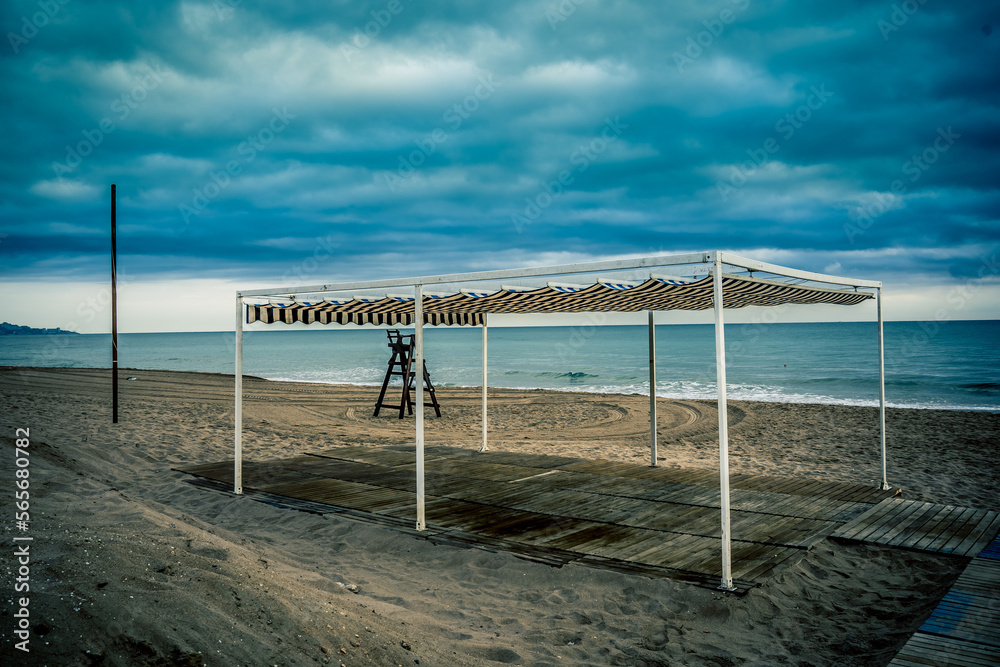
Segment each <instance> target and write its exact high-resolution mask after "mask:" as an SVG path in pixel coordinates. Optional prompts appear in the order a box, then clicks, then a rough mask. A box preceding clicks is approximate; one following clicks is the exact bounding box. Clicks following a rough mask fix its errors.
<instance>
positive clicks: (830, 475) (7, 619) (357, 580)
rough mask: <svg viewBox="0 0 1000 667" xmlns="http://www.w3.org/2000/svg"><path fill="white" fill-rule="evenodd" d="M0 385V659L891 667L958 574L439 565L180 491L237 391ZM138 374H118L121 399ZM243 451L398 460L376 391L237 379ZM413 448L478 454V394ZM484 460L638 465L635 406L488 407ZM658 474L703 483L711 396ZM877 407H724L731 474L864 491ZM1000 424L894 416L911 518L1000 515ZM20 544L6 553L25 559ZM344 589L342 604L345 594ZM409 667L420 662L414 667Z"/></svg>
mask: <svg viewBox="0 0 1000 667" xmlns="http://www.w3.org/2000/svg"><path fill="white" fill-rule="evenodd" d="M121 378H122V380H121V389H120V401H121V416H120V423H119V424H117V425H113V424H112V423H111V405H110V397H111V390H110V386H111V383H110V371H108V370H88V369H21V368H16V369H11V368H7V369H0V404H2V408H3V409H2V419H3V424H2V428H0V447H2V449H3V452H2V459H3V464H2V465H0V475H2V476H3V477H4V480H5V481H3V482H0V488H3V489H6V490H5V491H3V494H4V500H3V503H4V504H3V507H4V508H5V510H4V514H3V516H4V522H3V530H4V540H5V544H7V545H8V547H7V548H5V549H4V556H3V557H2V559H3V560H4V562H3V568H2V571H3V583H2V586H3V589H4V590H5V591H6V592H7V595H8V599H10V598H14V599H17V597H19V596H20V595H22V594H14V593H12V591H14V584H15V582H14V581H13V579H14V576H15V574H16V569H17V566H16V564H15V558H14V556H13V547H11V546H10V545H12V544H14V541H13V538H14V537H17V536H20V537H25V536H30V537H32V541H31V543H30V592H29V593H25V594H23V595H27V596H28V597H29V600H30V603H29V606H28V608H29V610H30V614H31V616H30V623H31V625H32V627H33V628H34V632H33V634H32V636H31V639H30V644H29V648H30V653H28V654H25V653H22V652H20V651H17V650H15V648H14V642H16V641H18V639H17V638H15V637H14V635H13V632H12V630H13V628H14V627H15V622H16V619H15V618H13V613H14V611H15V606H13V605H5V607H4V610H3V612H2V615H0V616H2V617H0V631H2V636H3V649H2V650H3V654H4V656H5V657H4V662H5V664H27V665H53V666H55V665H129V666H135V665H140V666H141V665H201V664H205V665H253V666H258V665H314V664H332V665H341V664H343V665H414V664H420V665H421V666H425V665H488V664H523V665H884V664H886V663H887V662H888V661H889V660H890V659H891V658H892V657H893V655H895V652H896V651H897V650H898V649H899V648H900V647H901V646H902V644H903V643H904V642H905V641H906V640H907V638H908V637H909V635H910V634H911V633H912V632H913V631H914V630H915V629H916V628H917V627H918V626H919V625H920V624H921V622H922V621H923V620H924V619H925V618H926V617H927V616H928V615H929V614H930V612H931V610H932V609H933V608H934V606H935V605H936V604H937V602H938V601H939V599H940V598H941V596H942V595H943V594H944V593H945V592H946V591H947V589H948V587H949V586H950V585H951V582H952V581H953V580H954V579H955V577H956V576H957V575H958V573H959V572H960V571H961V570H962V568H964V566H965V564H966V562H967V561H966V560H964V559H961V558H957V557H950V556H944V555H937V554H929V553H922V552H914V551H905V550H899V549H892V548H883V547H874V546H865V545H857V544H844V543H839V542H836V541H833V540H826V541H824V542H822V543H820V544H819V545H818V546H816V547H815V548H813V549H812V550H811V551H810V552H809V553H808V555H807V556H806V557H805V558H804V559H802V560H801V561H800V562H798V563H796V564H794V565H789V566H786V567H782V568H779V569H778V570H777V571H776V572H775V574H774V576H773V577H772V578H771V579H770V580H769V581H768V582H767V583H766V584H764V585H762V586H759V587H757V588H754V589H752V590H751V591H750V592H749V593H748V594H746V595H745V596H734V595H728V594H724V593H722V592H719V591H715V590H711V589H708V588H702V587H698V586H695V585H692V584H686V583H682V582H678V581H673V580H667V579H652V578H646V577H642V576H637V575H626V574H620V573H614V572H608V571H603V570H598V569H593V568H588V567H584V566H580V565H567V566H565V567H562V568H554V567H550V566H548V565H543V564H538V563H534V562H529V561H525V560H521V559H518V558H516V557H514V556H512V555H510V554H505V553H491V552H487V551H482V550H478V549H464V548H457V547H449V546H440V545H434V544H431V543H430V542H428V541H427V540H424V539H421V538H419V537H415V536H412V535H407V534H401V533H399V532H396V531H394V530H392V529H390V528H387V527H383V526H378V525H373V524H368V523H364V522H360V521H356V520H351V519H348V518H345V517H342V516H337V515H323V516H319V515H314V514H308V513H304V512H297V511H293V510H288V509H279V508H276V507H272V506H269V505H266V504H264V503H261V502H256V501H254V500H251V499H249V498H246V497H236V496H232V495H227V494H223V493H219V492H215V491H210V490H204V489H199V488H195V487H193V486H192V485H190V484H188V483H187V480H190V479H191V478H190V476H188V475H185V474H182V473H179V472H176V471H175V470H173V468H175V467H183V466H187V465H192V464H197V463H207V462H212V461H219V460H224V459H227V458H231V457H232V447H233V431H232V429H233V387H232V384H233V382H232V377H231V376H224V375H213V374H194V373H178V372H166V371H142V370H123V371H121ZM125 378H135V379H125ZM245 394H246V399H245V413H244V424H245V434H244V456H245V458H246V459H248V460H264V459H272V458H282V457H288V456H292V455H297V454H301V453H305V452H309V451H319V450H322V449H328V448H331V447H335V446H338V445H368V446H373V447H378V446H384V445H394V444H402V443H406V442H411V441H412V437H413V436H412V433H413V430H412V429H413V421H412V418H407V419H405V420H402V421H400V420H399V419H397V418H396V414H395V413H394V412H392V411H386V412H383V414H382V416H380V417H379V418H372V417H371V410H372V406H373V404H374V401H375V397H376V395H377V389H376V388H371V387H351V386H330V385H319V384H296V383H277V382H267V381H264V380H259V379H255V378H247V379H246V381H245ZM438 396H439V400H440V401H441V404H442V408H443V411H444V415H445V416H444V417H442V418H440V419H438V418H435V417H433V416H428V418H427V420H426V426H427V442H428V444H443V445H450V446H457V447H466V448H470V449H475V448H478V446H479V442H480V430H479V429H480V411H479V401H480V393H479V391H478V390H476V389H454V388H442V389H440V390H439V393H438ZM490 397H491V412H490V424H491V442H490V445H491V448H492V449H495V450H504V451H514V452H528V453H541V454H568V455H573V456H580V457H586V458H594V459H598V458H599V459H610V460H618V461H628V462H634V463H637V464H643V463H646V462H648V456H649V453H648V437H649V426H648V398H647V397H645V396H638V395H633V396H621V395H602V394H586V393H559V392H551V391H526V390H499V389H498V390H491V391H490ZM658 406H659V407H658V411H659V417H660V418H659V421H658V431H659V441H660V449H659V453H660V457H661V458H662V460H661V462H660V463H661V465H664V466H682V467H697V468H706V469H717V466H718V444H717V440H716V438H717V412H716V408H715V405H714V403H712V402H709V401H694V400H692V401H672V400H660V401H659V402H658ZM877 419H878V414H877V410H875V409H872V408H860V407H843V406H825V405H789V404H774V403H751V402H733V403H732V404H731V405H730V424H731V426H730V428H731V449H730V456H731V461H730V462H731V470H732V472H734V473H737V472H746V473H766V474H772V475H784V476H796V477H809V478H813V479H821V480H831V481H847V482H860V483H866V484H868V483H870V484H872V485H875V484H876V483H877V481H878V480H879V477H880V473H879V449H878V431H877ZM19 428H23V429H30V443H31V444H30V445H29V452H30V465H29V467H28V470H29V471H30V478H29V479H30V512H31V524H30V529H29V530H28V531H26V532H19V531H17V530H16V529H15V524H14V520H13V513H14V508H13V504H14V497H13V496H14V480H15V471H16V469H17V468H16V467H15V463H14V461H15V453H14V447H15V429H19ZM998 435H1000V415H996V414H989V413H968V412H948V411H931V410H892V409H890V410H889V411H888V443H889V482H890V484H892V485H893V486H894V487H898V488H901V489H902V493H903V496H904V497H905V498H913V499H919V500H927V501H933V502H937V503H951V504H956V505H961V506H966V507H975V508H984V509H1000V491H998V490H997V488H996V486H995V482H996V480H997V479H998V478H1000V474H998V473H1000V464H998V463H997V457H996V443H997V442H998ZM20 544H23V542H21V543H20ZM355 587H356V588H355ZM8 656H13V657H14V659H16V660H17V662H11V661H9V659H8ZM417 661H419V663H417Z"/></svg>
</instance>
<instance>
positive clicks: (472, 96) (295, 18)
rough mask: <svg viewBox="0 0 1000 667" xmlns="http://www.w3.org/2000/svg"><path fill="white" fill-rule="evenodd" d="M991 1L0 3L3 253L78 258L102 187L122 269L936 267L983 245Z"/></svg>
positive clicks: (84, 268) (102, 210)
mask: <svg viewBox="0 0 1000 667" xmlns="http://www.w3.org/2000/svg"><path fill="white" fill-rule="evenodd" d="M998 17H1000V12H998V11H997V10H996V9H994V8H993V7H992V6H990V5H988V4H987V3H971V2H970V3H965V2H963V3H957V4H956V3H952V4H944V3H937V4H935V3H931V2H920V0H908V1H907V2H899V3H892V2H886V3H871V2H853V3H852V2H847V3H824V4H821V5H819V6H815V5H814V4H809V5H804V4H802V3H786V2H778V1H776V0H775V1H771V2H765V1H759V2H757V1H753V0H719V1H717V2H713V3H703V2H671V3H653V2H649V3H645V2H624V1H606V2H601V1H599V0H562V1H561V2H518V3H513V4H505V3H479V5H476V4H474V3H457V2H422V3H421V2H415V1H411V0H385V1H376V2H367V3H359V2H318V1H317V2H296V3H284V4H282V3H264V2H250V1H249V0H244V1H242V2H240V1H237V0H217V1H205V2H182V3H135V2H133V3H122V2H118V3H84V2H80V1H79V0H66V1H65V2H60V1H59V0H51V1H49V2H45V1H41V2H39V1H37V0H36V1H35V2H10V3H6V4H5V5H4V8H3V10H2V13H0V25H2V26H3V28H4V33H5V39H4V43H3V45H2V47H3V48H2V51H3V56H2V59H0V72H2V76H3V80H4V82H5V85H4V90H3V93H2V95H3V100H2V101H3V112H2V113H3V120H4V128H5V130H6V137H5V139H6V141H4V142H3V146H2V148H0V150H2V152H3V160H2V164H0V173H2V175H3V180H2V185H0V197H2V199H0V201H2V205H0V232H2V233H4V234H6V235H7V236H6V237H4V238H3V239H0V254H2V259H3V262H4V266H5V274H6V275H7V276H8V277H11V278H23V279H28V278H31V277H33V276H45V277H49V278H51V277H54V276H55V275H66V276H72V277H74V278H77V277H80V276H82V275H87V274H89V273H93V274H94V275H97V274H98V273H99V272H101V271H103V270H104V264H105V263H106V262H105V255H106V252H107V248H106V237H105V236H103V234H104V230H105V229H106V226H107V222H106V217H107V198H108V187H109V184H110V183H117V184H118V189H119V194H120V202H119V211H120V224H121V235H120V244H121V245H120V250H121V252H122V253H123V258H122V260H121V261H122V263H123V264H124V265H128V263H129V262H130V261H131V262H132V268H131V270H132V273H133V274H135V275H139V276H141V275H149V276H151V277H152V276H165V275H175V274H178V273H187V274H189V275H190V273H191V272H197V273H198V274H199V275H225V276H232V277H243V276H246V277H254V278H255V279H256V278H263V277H275V278H277V277H284V276H286V275H288V274H289V273H290V272H292V273H294V268H295V267H296V266H299V265H300V264H301V263H302V262H303V261H305V260H306V259H308V258H309V257H310V256H311V255H310V254H311V253H316V252H317V251H316V248H317V247H319V246H321V245H322V244H324V243H325V244H327V246H331V244H336V248H337V257H338V261H337V262H336V267H337V268H336V269H333V270H332V273H333V275H329V276H326V275H324V278H329V279H334V278H338V277H343V276H344V275H352V276H358V275H370V276H374V275H377V274H378V272H379V270H381V269H383V268H384V269H385V270H386V271H389V272H391V273H394V274H396V273H401V272H402V273H412V274H417V273H432V272H448V271H452V270H463V269H466V268H470V267H477V268H490V266H482V265H481V263H483V262H487V263H490V262H492V261H503V262H506V263H507V264H510V265H516V264H523V263H527V262H535V261H541V259H543V258H546V257H550V256H552V254H553V253H569V254H571V255H572V256H574V257H580V258H584V257H589V256H599V255H613V254H638V253H642V254H646V253H651V252H669V251H673V250H683V249H707V248H716V247H724V248H728V249H734V250H740V249H751V250H752V249H757V248H771V249H777V250H782V251H788V252H789V253H796V254H795V255H794V256H795V258H796V259H798V260H800V261H804V262H805V263H806V264H807V266H806V268H813V269H822V268H823V267H822V266H819V265H817V266H812V265H811V264H812V263H816V262H820V263H822V262H826V261H828V259H829V258H830V257H832V256H835V255H836V253H841V255H842V256H843V257H844V258H845V259H843V260H840V261H842V263H843V270H844V271H846V272H853V271H860V270H862V269H865V270H867V269H869V268H871V269H872V270H875V271H877V272H879V273H884V272H887V271H891V270H892V269H893V268H897V267H898V268H901V269H903V268H905V270H906V271H907V272H909V273H910V274H912V275H917V274H920V275H925V277H926V276H930V277H933V276H939V277H940V280H942V281H945V282H947V281H948V280H952V279H953V278H954V277H955V276H957V275H960V273H961V272H960V271H959V270H957V269H956V268H955V266H956V264H961V261H960V259H961V258H962V257H966V256H968V257H969V259H970V261H971V260H973V259H975V257H977V256H982V255H984V254H985V255H988V254H989V253H990V252H995V251H996V249H997V248H998V246H1000V226H998V224H997V211H998V208H1000V195H998V193H997V186H996V177H995V174H996V173H998V169H997V167H998V164H997V162H998V152H997V149H998V143H1000V141H998V138H1000V120H998V119H1000V114H998V113H997V106H998V97H1000V72H998V70H997V68H996V63H997V62H1000V42H998V41H997V39H996V36H995V35H994V34H993V31H992V29H986V27H988V26H994V25H996V24H997V22H998ZM331 247H332V246H331ZM414 248H419V250H420V257H419V258H418V259H416V260H413V259H411V258H410V256H408V255H407V254H406V252H407V250H412V249H414ZM810 250H813V251H816V253H815V254H814V255H813V257H814V259H810V255H809V253H808V251H810ZM895 250H899V252H898V253H897V252H895ZM932 250H934V251H941V253H942V254H941V256H942V257H945V258H946V259H934V257H933V256H932V255H933V253H931V251H932ZM890 251H891V252H890ZM324 252H325V251H324ZM831 253H832V254H831ZM863 253H882V254H881V255H879V256H880V257H881V258H882V259H880V260H879V262H878V263H875V264H873V265H870V266H869V265H867V264H866V260H865V259H864V257H866V255H864V254H863ZM904 257H905V258H908V259H906V260H905V261H904V260H903V259H902V258H904ZM820 258H822V259H820ZM846 258H857V259H856V261H855V260H854V259H846ZM408 262H412V264H408ZM410 266H412V267H413V268H412V269H411V268H409V267H410ZM418 269H419V270H418ZM928 279H932V278H928Z"/></svg>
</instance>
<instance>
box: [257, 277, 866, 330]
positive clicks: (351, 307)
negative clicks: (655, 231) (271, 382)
mask: <svg viewBox="0 0 1000 667" xmlns="http://www.w3.org/2000/svg"><path fill="white" fill-rule="evenodd" d="M722 291H723V306H724V307H725V308H744V307H746V306H778V305H782V304H836V305H843V306H853V305H855V304H858V303H861V302H863V301H865V300H867V299H871V298H872V294H870V293H867V292H859V291H856V290H854V289H851V290H844V289H830V288H825V287H812V286H807V285H795V284H789V283H782V282H776V281H771V280H762V279H759V278H748V277H743V276H733V275H724V276H723V281H722ZM713 295H714V292H713V285H712V277H711V276H707V277H705V278H702V279H700V280H693V281H691V282H682V281H679V280H675V279H667V278H661V277H655V276H654V277H651V278H650V279H649V280H647V281H645V282H629V281H620V280H601V281H598V282H596V283H594V284H591V285H567V284H563V283H550V284H549V285H547V286H546V287H539V288H531V289H525V288H523V287H503V288H501V289H500V290H497V291H495V292H484V291H476V290H462V291H460V292H457V293H455V294H448V295H438V294H434V295H426V294H425V295H424V300H423V308H424V323H425V324H431V325H470V326H479V325H482V323H483V321H484V316H485V315H486V314H488V313H585V312H638V311H644V310H706V309H709V308H712V307H713V298H714V296H713ZM254 322H263V323H265V324H276V323H284V324H293V323H296V322H301V323H304V324H313V323H320V324H384V325H390V326H396V325H402V326H407V325H410V324H412V323H413V297H405V296H399V295H387V296H386V297H384V298H371V297H363V298H362V297H359V298H354V299H326V300H323V301H316V302H303V301H293V300H289V301H284V302H283V301H280V300H272V301H268V302H267V303H257V304H248V305H247V323H248V324H253V323H254Z"/></svg>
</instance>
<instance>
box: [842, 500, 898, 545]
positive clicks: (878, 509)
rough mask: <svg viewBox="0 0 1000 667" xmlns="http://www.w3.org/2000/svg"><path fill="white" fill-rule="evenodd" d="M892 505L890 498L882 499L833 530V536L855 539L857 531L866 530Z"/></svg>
mask: <svg viewBox="0 0 1000 667" xmlns="http://www.w3.org/2000/svg"><path fill="white" fill-rule="evenodd" d="M892 507H893V504H892V501H891V500H883V501H882V502H881V503H879V504H878V505H875V506H874V507H872V508H871V509H869V510H867V511H865V512H864V513H862V514H861V515H860V516H858V517H857V518H855V519H854V520H852V521H848V522H847V523H846V524H844V525H843V526H841V527H840V528H839V529H838V530H837V531H835V532H834V534H833V536H834V537H839V538H842V539H845V540H857V536H858V534H859V533H861V532H862V531H863V530H867V529H868V527H869V526H871V525H873V524H874V523H876V522H877V521H878V520H879V519H880V518H881V517H882V516H884V515H885V514H886V513H887V512H889V511H890V510H891V509H892Z"/></svg>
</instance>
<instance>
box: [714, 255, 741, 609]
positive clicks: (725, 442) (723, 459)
mask: <svg viewBox="0 0 1000 667" xmlns="http://www.w3.org/2000/svg"><path fill="white" fill-rule="evenodd" d="M712 283H713V286H714V288H715V298H714V302H715V303H714V305H715V382H716V385H717V387H718V390H719V497H720V500H721V505H722V583H721V584H719V588H721V589H723V590H727V591H732V590H736V588H735V587H734V586H733V553H732V545H731V539H732V533H731V525H730V519H729V415H728V414H727V410H728V404H727V402H726V333H725V328H726V325H725V321H724V319H723V315H722V311H723V309H724V308H725V302H724V301H723V295H722V259H721V257H720V256H719V254H718V253H716V255H715V266H714V267H713V269H712Z"/></svg>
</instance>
